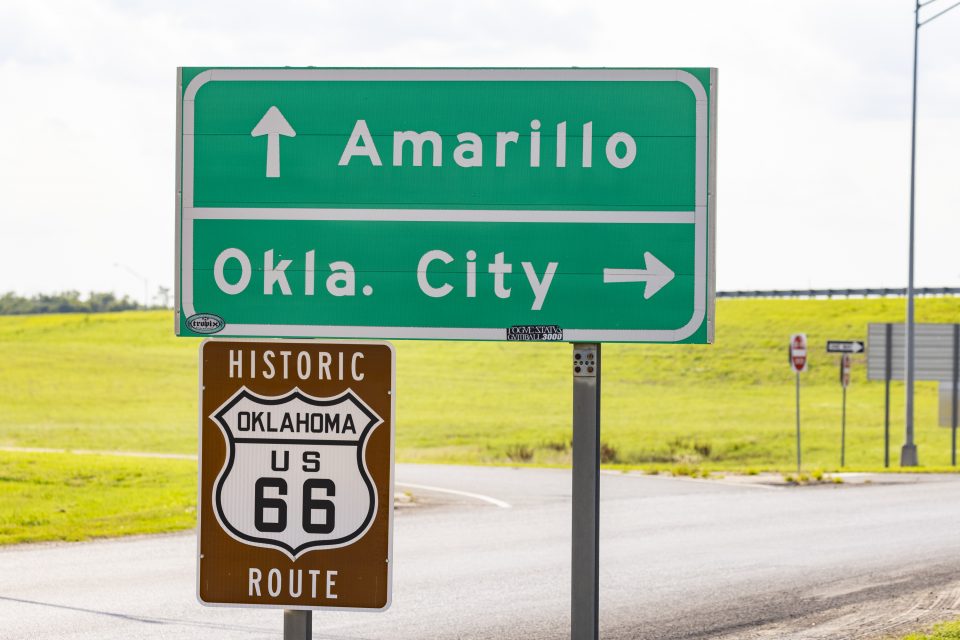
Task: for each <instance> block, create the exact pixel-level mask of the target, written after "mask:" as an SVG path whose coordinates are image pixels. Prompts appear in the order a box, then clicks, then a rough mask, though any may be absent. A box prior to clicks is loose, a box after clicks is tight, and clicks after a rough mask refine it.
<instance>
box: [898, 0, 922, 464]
mask: <svg viewBox="0 0 960 640" xmlns="http://www.w3.org/2000/svg"><path fill="white" fill-rule="evenodd" d="M919 37H920V0H916V6H915V8H914V12H913V111H912V117H911V125H910V126H911V129H910V251H909V253H910V268H909V271H908V277H907V326H906V332H907V340H906V347H907V348H906V353H905V357H906V372H907V374H906V383H907V384H906V394H907V398H906V433H905V441H904V443H903V448H902V449H901V450H900V466H901V467H915V466H917V464H919V461H918V459H917V445H916V444H914V442H913V378H914V369H913V362H914V337H915V336H914V326H913V325H914V316H913V253H914V252H913V247H914V233H913V229H914V201H915V193H916V174H917V42H918V40H919Z"/></svg>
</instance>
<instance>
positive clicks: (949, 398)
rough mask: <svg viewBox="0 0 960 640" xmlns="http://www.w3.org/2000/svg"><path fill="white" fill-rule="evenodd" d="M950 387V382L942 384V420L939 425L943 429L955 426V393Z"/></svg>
mask: <svg viewBox="0 0 960 640" xmlns="http://www.w3.org/2000/svg"><path fill="white" fill-rule="evenodd" d="M950 386H951V385H950V383H949V382H941V383H940V403H939V404H940V412H939V413H940V420H939V421H938V422H937V424H939V425H940V426H941V427H952V426H953V393H952V392H951V390H950Z"/></svg>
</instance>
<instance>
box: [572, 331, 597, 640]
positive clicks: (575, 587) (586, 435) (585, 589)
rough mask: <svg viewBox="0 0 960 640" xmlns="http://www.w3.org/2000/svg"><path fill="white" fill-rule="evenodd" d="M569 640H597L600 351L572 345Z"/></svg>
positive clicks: (593, 346) (584, 345) (591, 345)
mask: <svg viewBox="0 0 960 640" xmlns="http://www.w3.org/2000/svg"><path fill="white" fill-rule="evenodd" d="M571 578H572V584H571V593H572V597H571V602H570V638H571V640H597V639H598V638H599V637H600V345H599V344H595V343H587V344H574V345H573V549H572V562H571Z"/></svg>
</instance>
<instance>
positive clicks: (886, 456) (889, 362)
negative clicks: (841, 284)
mask: <svg viewBox="0 0 960 640" xmlns="http://www.w3.org/2000/svg"><path fill="white" fill-rule="evenodd" d="M886 340H887V341H886V344H885V345H884V351H886V353H885V354H884V364H885V365H886V374H885V375H884V380H885V383H884V384H885V386H884V404H883V466H884V468H889V467H890V376H891V375H892V374H893V325H892V324H891V323H889V322H888V323H887V337H886Z"/></svg>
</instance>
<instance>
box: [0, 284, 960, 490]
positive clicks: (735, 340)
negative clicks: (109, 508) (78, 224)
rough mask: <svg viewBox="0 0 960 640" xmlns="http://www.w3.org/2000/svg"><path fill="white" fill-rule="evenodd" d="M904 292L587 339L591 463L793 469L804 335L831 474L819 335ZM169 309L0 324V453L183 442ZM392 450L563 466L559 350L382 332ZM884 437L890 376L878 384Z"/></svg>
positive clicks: (565, 389)
mask: <svg viewBox="0 0 960 640" xmlns="http://www.w3.org/2000/svg"><path fill="white" fill-rule="evenodd" d="M903 308H904V305H903V300H901V299H874V300H721V301H720V303H719V304H718V309H717V341H716V344H715V345H711V346H697V345H617V344H609V345H604V347H603V366H604V371H603V407H602V415H603V420H602V422H603V432H602V440H603V442H604V446H605V449H604V453H605V455H604V459H605V461H606V462H607V463H609V464H616V465H626V466H633V467H640V468H649V469H671V468H674V467H677V466H688V467H690V466H692V467H702V468H708V469H714V470H746V469H753V470H785V471H789V470H791V469H792V467H793V465H794V456H795V454H794V429H795V426H794V411H795V407H794V378H793V374H792V373H791V372H790V370H789V368H788V366H787V363H786V342H787V338H788V336H789V334H790V333H792V332H795V331H805V332H806V333H807V334H808V336H809V339H810V345H811V347H810V351H811V369H810V371H809V372H808V373H805V374H803V376H802V382H803V386H802V391H801V393H802V399H801V411H802V420H803V422H802V424H803V456H804V466H805V467H808V468H810V469H813V468H820V469H823V470H825V471H836V470H837V469H838V467H839V446H840V443H839V433H840V387H839V385H838V383H837V381H836V379H837V357H836V356H833V355H827V354H826V353H825V352H824V349H825V343H826V340H827V339H828V338H829V339H854V338H861V339H862V338H864V337H865V335H866V325H867V323H868V322H875V321H899V320H901V319H902V316H903ZM917 314H918V320H919V321H926V322H948V321H956V320H957V319H960V298H924V299H920V300H918V306H917ZM198 344H199V341H197V340H195V339H184V338H175V337H174V336H173V331H172V319H171V315H170V313H169V312H124V313H117V314H97V315H51V316H33V317H9V316H8V317H0V408H2V409H0V446H25V447H54V448H82V449H111V450H112V449H119V450H145V451H167V452H180V453H190V452H193V451H195V450H196V430H197V426H196V421H197V393H198V391H197V386H198V385H197V349H198ZM395 344H396V349H397V457H398V460H401V461H419V462H461V463H487V464H502V463H531V464H555V465H564V464H568V462H569V455H570V454H569V444H570V415H571V377H570V376H571V373H570V366H569V361H570V359H571V346H570V345H568V344H514V343H472V342H397V343H395ZM864 366H865V364H864V359H863V358H859V359H858V362H856V364H855V366H854V373H853V383H852V386H851V387H850V389H849V390H848V406H847V463H848V464H847V467H848V468H850V469H867V468H870V469H876V468H880V467H882V464H883V384H882V383H877V382H871V383H867V382H866V374H865V370H864ZM936 395H937V385H936V383H933V382H920V383H918V385H917V402H916V409H917V441H918V445H919V452H920V460H921V463H923V465H924V468H926V469H928V470H929V469H932V468H946V466H947V465H948V464H949V462H950V458H949V435H950V434H949V430H948V429H943V428H939V427H937V426H936V419H937V416H936V411H937V401H936ZM892 400H893V403H892V408H891V416H892V424H891V434H892V445H893V446H892V447H891V458H892V460H893V461H894V463H895V464H896V461H897V460H898V458H899V445H900V444H901V442H902V438H903V386H902V384H901V383H893V385H892Z"/></svg>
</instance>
